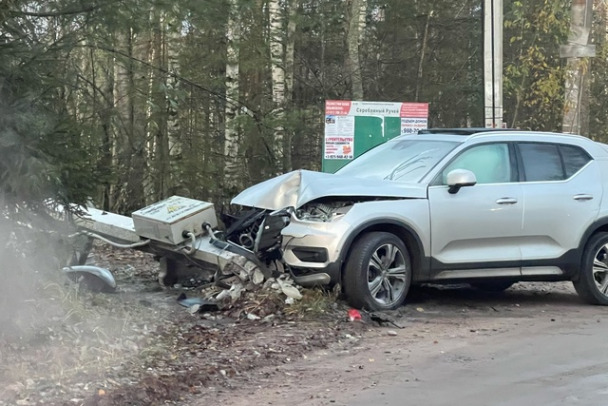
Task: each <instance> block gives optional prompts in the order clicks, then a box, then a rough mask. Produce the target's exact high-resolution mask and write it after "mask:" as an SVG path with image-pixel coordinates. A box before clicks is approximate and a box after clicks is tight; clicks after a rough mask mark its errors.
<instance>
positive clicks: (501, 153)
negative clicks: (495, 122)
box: [441, 143, 511, 185]
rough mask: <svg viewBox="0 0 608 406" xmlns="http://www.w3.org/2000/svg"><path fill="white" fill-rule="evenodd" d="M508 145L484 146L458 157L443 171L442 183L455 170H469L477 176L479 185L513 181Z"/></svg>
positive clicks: (471, 149)
mask: <svg viewBox="0 0 608 406" xmlns="http://www.w3.org/2000/svg"><path fill="white" fill-rule="evenodd" d="M509 156H510V155H509V146H508V145H507V144H502V143H496V144H483V145H477V146H474V147H471V148H470V149H467V150H466V151H464V152H463V153H462V154H460V155H458V156H457V157H456V158H455V159H454V160H453V161H452V162H450V164H449V165H448V166H447V167H446V168H445V169H444V170H443V171H442V173H441V174H442V183H443V184H444V185H445V184H446V178H447V175H448V173H449V172H450V171H452V170H454V169H468V170H469V171H471V172H473V173H474V174H475V177H476V178H477V183H504V182H510V181H511V162H510V159H509Z"/></svg>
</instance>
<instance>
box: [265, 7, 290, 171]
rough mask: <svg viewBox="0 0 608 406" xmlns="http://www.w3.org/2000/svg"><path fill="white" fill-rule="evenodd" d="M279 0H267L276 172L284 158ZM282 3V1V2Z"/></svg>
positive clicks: (283, 76) (281, 21)
mask: <svg viewBox="0 0 608 406" xmlns="http://www.w3.org/2000/svg"><path fill="white" fill-rule="evenodd" d="M281 3H282V2H281V0H269V1H268V9H269V25H270V66H271V76H272V85H271V87H272V103H273V115H274V121H275V123H276V124H275V126H274V143H273V150H272V152H273V155H274V156H273V158H274V159H273V160H274V162H276V173H277V174H279V173H281V172H283V169H284V164H285V163H284V158H285V152H286V151H285V145H284V142H285V127H284V124H283V120H284V118H285V64H284V57H285V52H284V48H283V45H284V41H283V40H284V32H285V31H284V21H285V18H284V9H283V7H282V4H281ZM283 4H284V3H283Z"/></svg>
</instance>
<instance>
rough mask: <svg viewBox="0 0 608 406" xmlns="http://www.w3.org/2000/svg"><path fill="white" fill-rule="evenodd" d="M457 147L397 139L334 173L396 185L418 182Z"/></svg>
mask: <svg viewBox="0 0 608 406" xmlns="http://www.w3.org/2000/svg"><path fill="white" fill-rule="evenodd" d="M457 145H458V142H454V141H440V140H421V139H419V138H418V139H408V138H404V139H399V140H393V141H389V142H386V143H384V144H381V145H379V146H377V147H376V148H373V149H372V150H370V151H368V152H366V153H365V154H363V155H361V156H360V157H358V158H357V159H355V160H353V161H352V162H349V163H348V164H347V165H345V166H344V167H342V168H341V169H339V170H338V171H337V172H336V174H340V175H351V176H357V177H360V178H375V179H383V180H392V181H396V182H418V181H420V179H422V177H423V176H424V175H426V174H427V173H428V171H429V170H431V169H432V168H433V167H434V166H435V165H436V164H437V162H439V161H440V160H441V159H442V158H443V157H444V156H446V155H447V154H448V153H449V152H450V151H451V150H453V149H454V148H455V147H456V146H457Z"/></svg>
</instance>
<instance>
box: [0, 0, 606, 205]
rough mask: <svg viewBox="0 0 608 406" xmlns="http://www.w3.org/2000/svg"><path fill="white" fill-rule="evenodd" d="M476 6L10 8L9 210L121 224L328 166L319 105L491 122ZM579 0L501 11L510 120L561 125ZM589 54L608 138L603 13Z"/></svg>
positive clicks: (4, 200)
mask: <svg viewBox="0 0 608 406" xmlns="http://www.w3.org/2000/svg"><path fill="white" fill-rule="evenodd" d="M481 3H482V2H481V1H480V0H475V1H473V0H442V1H440V0H426V1H420V0H181V1H168V0H129V1H127V0H56V1H42V0H2V1H1V2H0V204H2V205H3V206H20V205H21V206H24V205H25V206H30V207H36V206H37V205H40V204H42V203H43V202H45V201H47V199H54V201H59V202H64V203H67V202H73V203H85V202H87V201H92V203H94V204H95V205H96V206H97V207H100V208H103V209H105V210H110V211H113V212H117V213H123V214H128V213H130V212H131V211H133V210H136V209H138V208H141V207H144V206H145V205H147V204H150V203H152V202H155V201H158V200H161V199H163V198H166V197H169V196H171V195H182V196H187V197H192V198H195V199H200V200H207V201H211V202H214V203H216V204H217V205H218V206H220V208H223V207H224V206H225V205H227V203H228V202H229V201H230V198H231V197H233V196H234V195H235V194H236V193H238V192H239V191H240V190H241V189H242V188H243V187H246V186H249V185H251V184H253V183H256V182H259V181H261V180H264V179H267V178H269V177H272V176H275V175H277V174H280V173H285V172H288V171H291V170H294V169H298V168H305V169H312V170H318V169H319V168H320V164H321V151H322V144H323V131H324V130H323V125H324V121H323V118H324V103H325V100H332V99H338V100H342V99H344V100H367V101H396V102H426V103H429V126H430V127H467V126H473V127H475V126H477V127H479V126H482V125H483V118H484V117H483V113H484V111H483V107H484V106H483V100H484V97H483V49H482V46H483V36H482V34H483V24H482V20H483V13H482V4H481ZM571 3H572V2H571V1H565V0H538V1H518V0H505V1H504V55H503V62H504V67H503V68H504V69H503V71H504V114H505V121H506V124H507V126H509V127H513V128H522V129H533V130H547V131H560V130H561V128H562V118H563V115H564V93H565V91H564V84H565V75H566V60H564V59H563V58H560V56H559V46H560V45H561V44H564V43H565V42H566V40H567V38H568V33H569V22H570V11H571ZM593 16H594V17H593V25H592V32H591V38H592V39H591V41H592V42H593V44H595V46H596V56H595V57H594V58H585V59H581V61H580V63H581V64H583V65H582V66H583V68H584V72H585V77H586V81H585V83H586V88H585V92H584V93H583V94H584V98H583V99H582V100H581V103H584V105H585V112H586V114H585V117H584V119H585V120H584V123H583V125H582V129H583V131H582V135H584V136H588V137H591V138H593V139H595V140H600V141H608V118H607V117H606V111H608V108H607V107H608V106H607V105H608V90H607V89H608V61H607V59H606V56H607V55H606V54H607V53H608V48H607V47H606V38H607V32H606V28H607V18H606V17H607V13H606V5H605V4H604V2H601V1H596V4H595V5H594V10H593Z"/></svg>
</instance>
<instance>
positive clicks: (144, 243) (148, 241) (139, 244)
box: [77, 231, 150, 248]
mask: <svg viewBox="0 0 608 406" xmlns="http://www.w3.org/2000/svg"><path fill="white" fill-rule="evenodd" d="M77 234H84V235H86V236H89V237H93V238H97V239H99V240H101V241H103V242H106V243H108V244H110V245H113V246H114V247H117V248H137V247H143V246H144V245H148V244H149V243H150V240H143V241H138V242H135V243H132V244H120V243H117V242H114V241H112V240H109V239H107V238H105V237H102V236H101V235H99V234H95V233H92V232H90V231H80V232H78V233H77Z"/></svg>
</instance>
